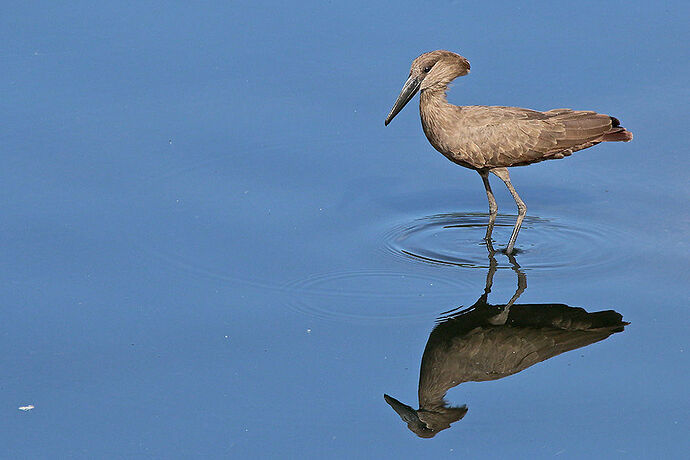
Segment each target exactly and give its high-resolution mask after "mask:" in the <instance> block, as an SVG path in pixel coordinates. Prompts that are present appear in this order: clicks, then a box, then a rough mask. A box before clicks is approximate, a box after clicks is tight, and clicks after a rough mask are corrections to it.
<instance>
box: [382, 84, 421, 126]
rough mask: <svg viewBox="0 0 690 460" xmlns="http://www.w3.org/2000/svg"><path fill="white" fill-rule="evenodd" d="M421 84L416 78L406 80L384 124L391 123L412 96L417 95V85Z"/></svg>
mask: <svg viewBox="0 0 690 460" xmlns="http://www.w3.org/2000/svg"><path fill="white" fill-rule="evenodd" d="M421 83H422V81H421V80H420V79H418V78H417V77H413V76H411V77H410V78H408V79H407V81H406V82H405V84H404V85H403V87H402V90H401V91H400V95H399V96H398V100H397V101H395V105H394V106H393V108H392V109H391V111H390V113H389V114H388V116H387V117H386V121H385V124H386V126H388V123H390V122H391V120H392V119H393V117H395V116H396V115H397V114H398V112H400V111H401V110H402V109H403V107H405V104H407V103H408V102H410V99H412V96H414V95H415V94H417V91H418V90H419V85H420V84H421Z"/></svg>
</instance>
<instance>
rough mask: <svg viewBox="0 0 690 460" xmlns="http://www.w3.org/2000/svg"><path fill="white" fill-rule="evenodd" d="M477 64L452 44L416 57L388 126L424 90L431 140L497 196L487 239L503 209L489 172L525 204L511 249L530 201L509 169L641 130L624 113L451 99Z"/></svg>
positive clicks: (423, 115)
mask: <svg viewBox="0 0 690 460" xmlns="http://www.w3.org/2000/svg"><path fill="white" fill-rule="evenodd" d="M469 71H470V63H469V62H468V61H467V59H465V58H464V57H462V56H460V55H458V54H455V53H452V52H450V51H445V50H437V51H431V52H429V53H424V54H422V55H421V56H419V57H418V58H417V59H415V60H414V61H413V62H412V67H411V69H410V76H409V78H408V79H407V81H406V82H405V85H404V86H403V88H402V91H401V92H400V95H399V96H398V99H397V100H396V101H395V105H394V106H393V108H392V109H391V111H390V113H389V114H388V116H387V117H386V122H385V124H386V125H388V123H390V121H391V120H392V119H393V117H395V116H396V115H397V114H398V112H400V111H401V110H402V108H403V107H404V106H405V104H407V103H408V102H409V101H410V99H412V97H413V96H414V95H415V94H416V93H417V91H419V92H420V97H419V113H420V115H421V118H422V128H423V129H424V134H426V137H427V139H428V140H429V142H430V143H431V145H432V146H434V148H435V149H436V150H438V151H439V152H441V153H442V154H443V155H444V156H445V157H446V158H448V159H449V160H450V161H452V162H453V163H457V164H459V165H460V166H464V167H466V168H470V169H474V170H475V171H477V172H478V173H479V175H480V176H481V178H482V181H483V182H484V188H485V189H486V195H487V197H488V199H489V226H488V229H487V239H489V238H490V237H491V231H492V229H493V223H494V221H495V218H496V214H497V212H498V206H497V205H496V199H495V198H494V195H493V192H492V191H491V186H490V184H489V173H490V172H491V173H494V174H495V175H496V176H498V177H499V178H500V179H501V180H502V181H503V182H504V183H505V184H506V187H508V190H509V191H510V194H511V195H512V196H513V199H514V200H515V203H516V204H517V207H518V217H517V220H516V222H515V227H514V228H513V233H512V235H511V236H510V242H509V243H508V247H507V248H506V253H507V254H510V253H512V251H513V247H514V246H515V240H516V239H517V235H518V232H519V231H520V226H521V225H522V221H523V219H524V218H525V214H526V213H527V206H525V203H524V202H523V201H522V199H520V196H519V195H518V194H517V192H516V191H515V188H513V185H512V184H511V183H510V176H509V175H508V169H507V168H510V167H512V166H526V165H529V164H532V163H537V162H539V161H544V160H552V159H559V158H563V157H566V156H568V155H570V154H571V153H573V152H576V151H578V150H582V149H586V148H587V147H591V146H593V145H596V144H598V143H600V142H612V141H613V142H615V141H623V142H627V141H630V140H632V137H633V135H632V133H631V132H630V131H627V130H625V128H623V127H622V126H620V122H619V121H618V119H616V118H614V117H612V116H609V115H603V114H599V113H596V112H591V111H582V110H571V109H554V110H549V111H548V112H538V111H536V110H530V109H523V108H519V107H490V106H481V105H472V106H462V107H459V106H456V105H453V104H450V103H448V100H447V99H446V91H447V90H448V84H449V83H450V82H451V81H453V80H454V79H455V78H457V77H460V76H463V75H467V74H468V73H469Z"/></svg>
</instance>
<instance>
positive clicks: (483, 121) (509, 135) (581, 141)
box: [421, 104, 632, 170]
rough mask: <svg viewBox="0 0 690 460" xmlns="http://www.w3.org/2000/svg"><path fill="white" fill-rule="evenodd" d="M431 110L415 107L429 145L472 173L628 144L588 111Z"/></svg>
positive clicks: (611, 122) (605, 118)
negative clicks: (600, 146)
mask: <svg viewBox="0 0 690 460" xmlns="http://www.w3.org/2000/svg"><path fill="white" fill-rule="evenodd" d="M434 109H435V107H434V104H431V105H427V106H425V107H421V112H422V125H423V127H424V132H425V134H426V135H427V138H428V139H429V141H430V142H431V144H432V145H433V146H434V147H436V149H437V150H439V151H440V152H442V153H443V154H444V155H445V156H446V157H448V158H449V159H450V160H451V161H453V162H455V163H458V164H460V165H462V166H465V167H468V168H472V169H477V170H481V169H491V168H499V167H511V166H524V165H528V164H532V163H537V162H540V161H544V160H551V159H559V158H563V157H566V156H568V155H570V154H572V153H573V152H576V151H578V150H582V149H585V148H588V147H591V146H593V145H596V144H598V143H600V142H607V141H629V140H630V139H632V134H631V133H630V132H629V131H626V130H625V129H624V128H623V127H621V126H620V125H619V122H618V120H617V119H616V118H614V117H611V116H609V115H603V114H599V113H596V112H591V111H575V110H571V109H554V110H549V111H548V112H538V111H535V110H529V109H523V108H519V107H490V106H464V107H458V106H452V105H450V104H448V105H446V106H445V107H443V108H441V107H439V108H438V109H440V110H434ZM449 109H450V110H449Z"/></svg>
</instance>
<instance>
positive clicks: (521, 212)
mask: <svg viewBox="0 0 690 460" xmlns="http://www.w3.org/2000/svg"><path fill="white" fill-rule="evenodd" d="M491 172H492V173H494V174H496V176H498V177H499V179H501V180H502V181H503V182H505V184H506V187H508V191H509V192H510V194H511V195H512V196H513V199H514V200H515V204H517V208H518V216H517V220H516V221H515V227H513V234H512V235H510V241H509V242H508V247H507V248H506V254H512V252H513V247H514V246H515V240H517V236H518V232H520V226H521V225H522V221H523V220H524V219H525V214H527V206H525V202H524V201H522V199H520V195H518V194H517V192H516V191H515V188H514V187H513V184H511V183H510V175H509V174H508V169H507V168H494V169H492V170H491Z"/></svg>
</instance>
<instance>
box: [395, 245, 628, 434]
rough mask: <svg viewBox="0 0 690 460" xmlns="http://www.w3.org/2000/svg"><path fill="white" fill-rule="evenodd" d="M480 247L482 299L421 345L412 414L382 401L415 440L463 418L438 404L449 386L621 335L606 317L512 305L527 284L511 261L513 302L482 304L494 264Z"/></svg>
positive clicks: (619, 325) (559, 307)
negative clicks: (485, 268) (484, 268)
mask: <svg viewBox="0 0 690 460" xmlns="http://www.w3.org/2000/svg"><path fill="white" fill-rule="evenodd" d="M486 241H487V248H488V250H489V272H488V274H487V277H486V287H485V289H484V293H483V294H482V296H481V297H480V298H479V300H477V302H476V303H475V304H474V305H472V306H471V307H469V308H466V309H464V310H459V309H456V310H453V311H451V312H449V313H448V314H446V315H444V316H442V317H440V318H439V322H438V324H437V325H436V327H435V328H434V330H433V331H432V332H431V334H430V336H429V340H428V341H427V344H426V348H425V349H424V355H423V356H422V364H421V368H420V371H419V392H418V396H419V409H418V410H414V409H413V408H412V407H410V406H408V405H405V404H403V403H401V402H400V401H398V400H397V399H395V398H392V397H390V396H388V395H384V399H385V400H386V402H387V403H388V404H390V406H391V407H392V408H393V410H395V412H397V413H398V415H399V416H400V417H401V418H402V420H403V421H404V422H406V423H407V427H408V428H409V429H410V430H412V431H413V432H414V433H415V434H417V436H419V437H422V438H431V437H433V436H435V435H436V434H437V433H438V432H439V431H442V430H445V429H446V428H450V425H451V424H452V423H454V422H456V421H458V420H460V419H462V418H463V417H464V416H465V414H466V413H467V406H464V405H463V406H459V407H454V406H448V404H447V403H446V401H445V400H444V399H443V398H444V396H445V395H446V392H447V391H448V390H449V389H451V388H453V387H454V386H456V385H459V384H461V383H463V382H484V381H488V380H497V379H501V378H503V377H507V376H509V375H513V374H516V373H518V372H520V371H523V370H525V369H527V368H528V367H530V366H532V365H534V364H537V363H539V362H541V361H545V360H547V359H549V358H552V357H554V356H557V355H559V354H561V353H564V352H566V351H570V350H575V349H577V348H581V347H584V346H587V345H590V344H593V343H595V342H599V341H601V340H604V339H606V338H607V337H609V336H610V335H611V334H614V333H616V332H622V331H623V329H624V326H625V325H627V324H628V323H626V322H624V321H623V318H622V316H621V315H620V313H618V312H615V311H613V310H606V311H599V312H594V313H588V312H586V311H585V310H584V309H582V308H576V307H569V306H568V305H563V304H516V303H515V301H516V300H517V299H518V297H519V296H520V294H522V292H523V291H524V290H525V289H526V288H527V278H526V276H525V273H524V272H523V271H522V269H521V268H520V266H519V265H518V263H517V260H516V259H515V256H514V255H508V258H509V260H510V263H511V266H512V269H513V271H514V272H515V273H516V274H517V279H518V283H517V289H516V291H515V294H514V295H513V297H512V298H511V299H510V300H509V301H508V303H506V304H503V305H492V304H490V303H488V301H487V298H488V295H489V293H490V292H491V286H492V283H493V277H494V273H495V272H496V269H497V266H498V264H497V262H496V257H495V251H494V249H493V247H492V245H491V240H490V239H487V240H486Z"/></svg>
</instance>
